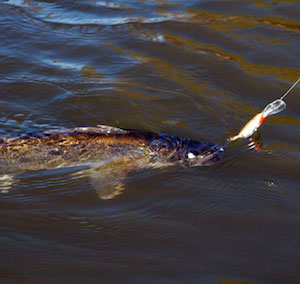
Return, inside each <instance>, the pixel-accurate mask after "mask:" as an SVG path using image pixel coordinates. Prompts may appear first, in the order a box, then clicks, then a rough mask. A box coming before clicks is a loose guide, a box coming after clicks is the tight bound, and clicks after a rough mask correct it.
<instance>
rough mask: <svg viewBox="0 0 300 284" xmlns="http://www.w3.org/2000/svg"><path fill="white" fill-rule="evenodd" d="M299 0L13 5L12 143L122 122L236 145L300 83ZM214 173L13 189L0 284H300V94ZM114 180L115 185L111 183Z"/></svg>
mask: <svg viewBox="0 0 300 284" xmlns="http://www.w3.org/2000/svg"><path fill="white" fill-rule="evenodd" d="M298 16H299V5H297V1H294V0H285V1H282V0H277V1H268V0H252V1H251V0H248V1H242V0H240V1H238V0H231V1H230V0H228V1H227V0H223V1H222V0H219V1H211V0H206V1H183V0H174V1H167V0H165V1H163V0H161V1H158V0H156V1H154V0H153V1H142V0H141V1H97V0H90V1H89V0H84V1H83V0H81V1H67V0H66V1H47V0H44V1H31V0H2V1H0V42H1V46H0V135H1V136H14V135H18V134H21V133H25V132H31V131H34V130H41V129H59V128H64V127H76V126H86V125H89V126H95V125H97V124H106V125H113V126H117V127H121V128H132V129H141V130H147V131H153V132H164V133H168V134H174V135H179V136H183V137H187V138H192V139H195V140H198V141H205V142H212V143H223V142H224V141H226V139H227V138H228V137H229V136H232V135H235V134H236V133H237V132H238V131H239V130H240V128H241V127H242V126H243V125H244V124H245V123H246V122H247V121H248V120H249V119H250V118H251V117H252V116H254V115H255V114H256V113H257V112H259V111H260V110H261V109H262V108H263V107H264V106H265V105H266V104H267V103H269V102H270V101H272V100H274V99H276V98H278V97H280V96H281V94H282V93H283V92H284V91H285V90H286V89H288V88H289V87H290V86H291V84H292V83H293V82H294V81H296V79H297V78H298V77H299V74H300V72H299V70H300V61H299V43H300V37H299V32H300V23H299V20H298ZM299 98H300V97H299V88H298V89H295V90H294V91H293V93H291V94H290V95H289V96H288V97H287V99H286V102H287V109H286V110H285V111H284V112H282V113H281V114H279V115H276V116H273V117H270V118H268V119H267V120H266V122H265V123H264V125H263V126H262V127H261V129H260V130H259V133H258V134H257V135H256V140H257V141H258V144H259V145H261V147H262V148H263V149H265V151H257V150H255V148H257V146H255V145H253V144H252V143H251V142H249V141H242V142H237V143H233V144H232V145H230V146H229V147H228V148H227V149H226V152H225V155H224V158H223V160H222V161H221V162H219V163H218V164H215V165H214V166H212V167H205V168H191V169H182V168H177V167H171V168H166V169H159V170H144V171H140V172H136V173H132V174H130V175H129V176H128V177H127V178H126V181H125V186H126V189H125V191H124V192H123V193H122V194H121V195H119V196H117V197H116V198H115V199H112V200H100V199H99V198H98V197H97V194H96V193H95V191H94V189H93V188H92V186H91V185H90V183H89V181H88V179H86V178H84V177H83V178H78V179H73V178H71V176H72V175H71V172H70V171H69V170H53V171H39V172H30V173H24V174H22V175H20V176H19V177H18V179H19V181H18V183H16V184H15V185H14V187H13V188H12V189H11V190H9V191H8V192H6V191H5V190H4V191H3V193H1V195H0V208H1V211H0V212H1V221H0V230H1V236H0V240H1V242H0V252H1V261H0V280H1V283H53V281H56V282H59V283H60V282H66V281H68V282H71V281H72V283H84V282H87V283H149V284H150V283H151V284H152V283H162V284H167V283H169V284H171V283H172V284H177V283H178V284H179V283H180V284H181V283H195V284H196V283H206V284H210V283H212V284H213V283H218V284H220V283H221V284H242V283H243V284H245V283H246V284H249V283H251V284H274V283H276V284H277V283H282V284H289V283H295V284H296V283H300V274H299V263H300V257H299V253H300V249H299V247H300V242H299V239H300V228H299V221H300V209H299V208H300V207H299V205H300V200H299V192H300V191H299V183H300V178H299V167H300V130H299V129H300V128H299V125H300V114H299V109H300V99H299ZM112 179H113V177H112Z"/></svg>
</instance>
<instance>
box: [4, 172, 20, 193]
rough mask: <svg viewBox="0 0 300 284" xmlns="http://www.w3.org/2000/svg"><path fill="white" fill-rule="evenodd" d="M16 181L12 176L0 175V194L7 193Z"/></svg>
mask: <svg viewBox="0 0 300 284" xmlns="http://www.w3.org/2000/svg"><path fill="white" fill-rule="evenodd" d="M18 181H19V180H18V179H16V178H15V176H14V175H7V174H5V175H0V193H8V192H9V190H10V189H12V187H13V186H14V184H16V183H17V182H18Z"/></svg>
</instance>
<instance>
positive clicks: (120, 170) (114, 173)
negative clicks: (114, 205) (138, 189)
mask: <svg viewBox="0 0 300 284" xmlns="http://www.w3.org/2000/svg"><path fill="white" fill-rule="evenodd" d="M130 170H131V167H130V165H129V164H126V162H124V160H123V159H117V160H115V161H112V162H110V163H108V164H105V165H102V166H98V167H96V168H89V169H84V170H81V171H78V172H76V173H74V174H73V175H72V179H78V178H87V179H89V181H90V183H91V185H92V187H93V188H94V189H95V190H96V193H97V195H98V196H99V198H100V199H106V200H107V199H112V198H114V197H115V196H117V195H119V194H121V193H122V191H123V190H124V188H125V186H124V183H123V180H124V179H125V178H126V176H127V173H128V172H130Z"/></svg>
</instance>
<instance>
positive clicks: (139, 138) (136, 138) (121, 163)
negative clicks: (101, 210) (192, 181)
mask: <svg viewBox="0 0 300 284" xmlns="http://www.w3.org/2000/svg"><path fill="white" fill-rule="evenodd" d="M223 151H224V150H223V148H222V147H221V146H218V145H213V144H207V143H201V142H197V141H193V140H190V139H186V138H181V137H176V136H171V135H167V134H156V133H152V132H146V131H139V130H126V129H120V128H116V127H111V126H105V125H98V126H97V127H78V128H73V129H63V130H57V131H44V132H34V133H31V134H27V135H23V136H22V135H21V136H18V137H7V138H0V175H2V178H1V177H0V180H1V179H2V180H5V182H6V183H9V184H10V185H11V186H12V185H13V184H14V183H15V176H16V175H17V174H20V173H23V172H25V171H35V170H50V169H57V168H68V167H76V166H86V168H87V169H84V170H82V171H81V173H82V174H84V175H86V176H88V177H89V178H90V180H91V183H92V185H93V186H94V187H95V188H96V191H97V193H98V195H99V197H100V198H102V199H111V198H113V197H114V196H116V195H118V194H120V193H121V191H122V190H123V188H124V185H123V182H122V181H123V180H124V178H125V177H126V175H127V174H128V173H129V172H132V171H136V170H140V169H145V168H158V167H166V166H170V165H181V166H184V167H195V166H209V165H212V164H213V163H214V162H216V161H218V160H220V158H221V156H222V154H223ZM11 186H9V187H11Z"/></svg>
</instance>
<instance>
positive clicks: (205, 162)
mask: <svg viewBox="0 0 300 284" xmlns="http://www.w3.org/2000/svg"><path fill="white" fill-rule="evenodd" d="M184 148H185V149H184V152H183V153H182V160H183V164H184V165H187V166H189V167H198V166H211V165H212V164H214V163H215V162H217V161H219V160H220V159H221V158H222V156H223V153H224V149H223V147H222V146H219V145H214V144H207V143H201V142H197V141H191V140H190V141H188V142H187V145H186V147H184Z"/></svg>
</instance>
